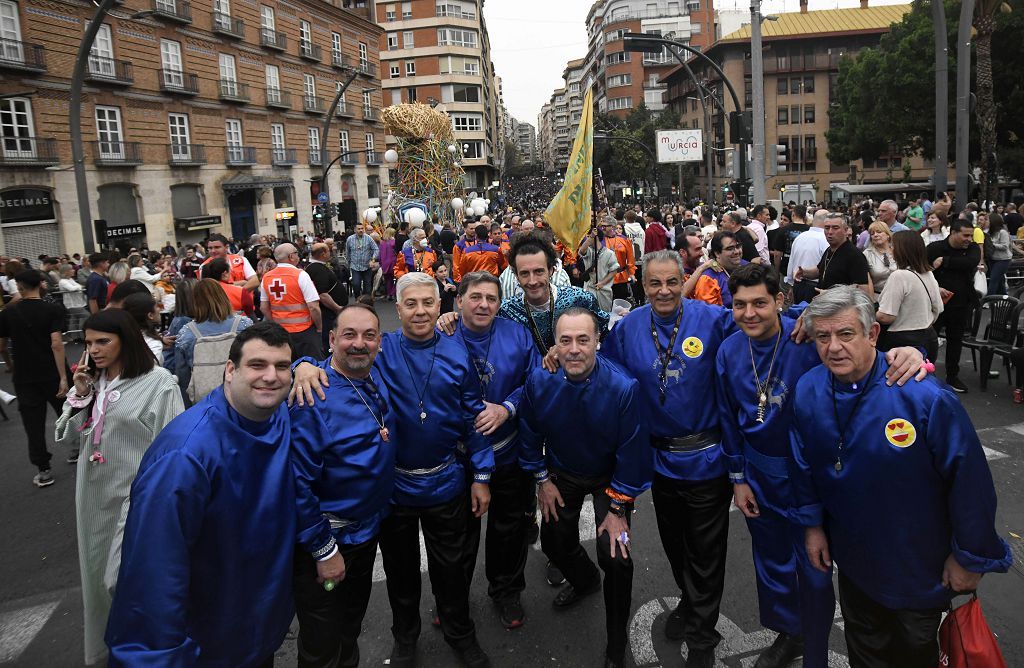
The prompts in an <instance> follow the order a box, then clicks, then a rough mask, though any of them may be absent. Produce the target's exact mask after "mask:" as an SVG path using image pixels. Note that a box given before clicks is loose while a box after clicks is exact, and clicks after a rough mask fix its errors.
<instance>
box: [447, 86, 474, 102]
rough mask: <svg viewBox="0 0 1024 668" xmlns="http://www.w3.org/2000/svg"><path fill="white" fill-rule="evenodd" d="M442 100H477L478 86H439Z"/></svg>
mask: <svg viewBox="0 0 1024 668" xmlns="http://www.w3.org/2000/svg"><path fill="white" fill-rule="evenodd" d="M441 101H442V102H479V101H480V86H469V85H466V84H447V85H444V86H441Z"/></svg>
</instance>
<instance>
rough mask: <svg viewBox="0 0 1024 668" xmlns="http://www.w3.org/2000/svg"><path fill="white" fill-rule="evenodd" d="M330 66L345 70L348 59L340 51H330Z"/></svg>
mask: <svg viewBox="0 0 1024 668" xmlns="http://www.w3.org/2000/svg"><path fill="white" fill-rule="evenodd" d="M331 65H333V66H335V67H338V68H341V69H344V68H347V67H348V66H349V63H348V58H347V57H346V56H345V54H344V53H342V52H341V51H331Z"/></svg>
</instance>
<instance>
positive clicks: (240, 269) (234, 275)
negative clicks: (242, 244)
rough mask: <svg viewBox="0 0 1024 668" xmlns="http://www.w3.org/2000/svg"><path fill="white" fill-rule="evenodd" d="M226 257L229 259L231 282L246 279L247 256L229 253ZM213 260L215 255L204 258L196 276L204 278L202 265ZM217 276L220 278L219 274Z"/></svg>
mask: <svg viewBox="0 0 1024 668" xmlns="http://www.w3.org/2000/svg"><path fill="white" fill-rule="evenodd" d="M224 259H225V260H227V261H228V268H229V269H230V270H231V282H232V283H234V282H236V281H244V280H245V258H244V257H243V256H241V255H232V254H230V253H229V254H227V255H225V256H224ZM212 260H213V257H212V256H211V257H208V258H206V259H205V260H203V263H202V264H201V265H199V267H200V268H199V269H196V278H202V273H203V270H202V267H204V266H206V265H207V264H209V263H210V262H211V261H212ZM217 278H220V277H219V276H218V277H217Z"/></svg>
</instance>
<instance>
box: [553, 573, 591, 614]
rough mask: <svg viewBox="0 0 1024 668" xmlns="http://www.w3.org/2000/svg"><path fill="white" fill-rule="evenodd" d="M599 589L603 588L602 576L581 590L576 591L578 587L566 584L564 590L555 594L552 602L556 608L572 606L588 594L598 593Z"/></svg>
mask: <svg viewBox="0 0 1024 668" xmlns="http://www.w3.org/2000/svg"><path fill="white" fill-rule="evenodd" d="M599 589H601V578H600V577H598V578H595V579H594V584H593V585H591V586H590V587H587V588H586V589H583V590H580V591H576V588H575V587H573V586H572V585H565V587H564V588H563V589H562V591H560V592H558V595H557V596H555V600H554V601H552V604H553V605H554V606H555V607H556V608H571V607H572V606H574V605H576V604H577V603H579V602H580V601H582V600H583V599H585V598H586V597H587V596H590V595H591V594H595V593H597V591H598V590H599Z"/></svg>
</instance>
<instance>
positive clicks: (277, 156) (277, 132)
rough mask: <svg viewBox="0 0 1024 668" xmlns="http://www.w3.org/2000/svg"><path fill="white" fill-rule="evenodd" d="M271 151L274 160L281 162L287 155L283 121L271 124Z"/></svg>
mask: <svg viewBox="0 0 1024 668" xmlns="http://www.w3.org/2000/svg"><path fill="white" fill-rule="evenodd" d="M270 153H271V157H272V158H273V160H272V162H281V161H282V160H284V159H285V157H286V151H285V143H284V125H282V124H281V123H271V124H270Z"/></svg>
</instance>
